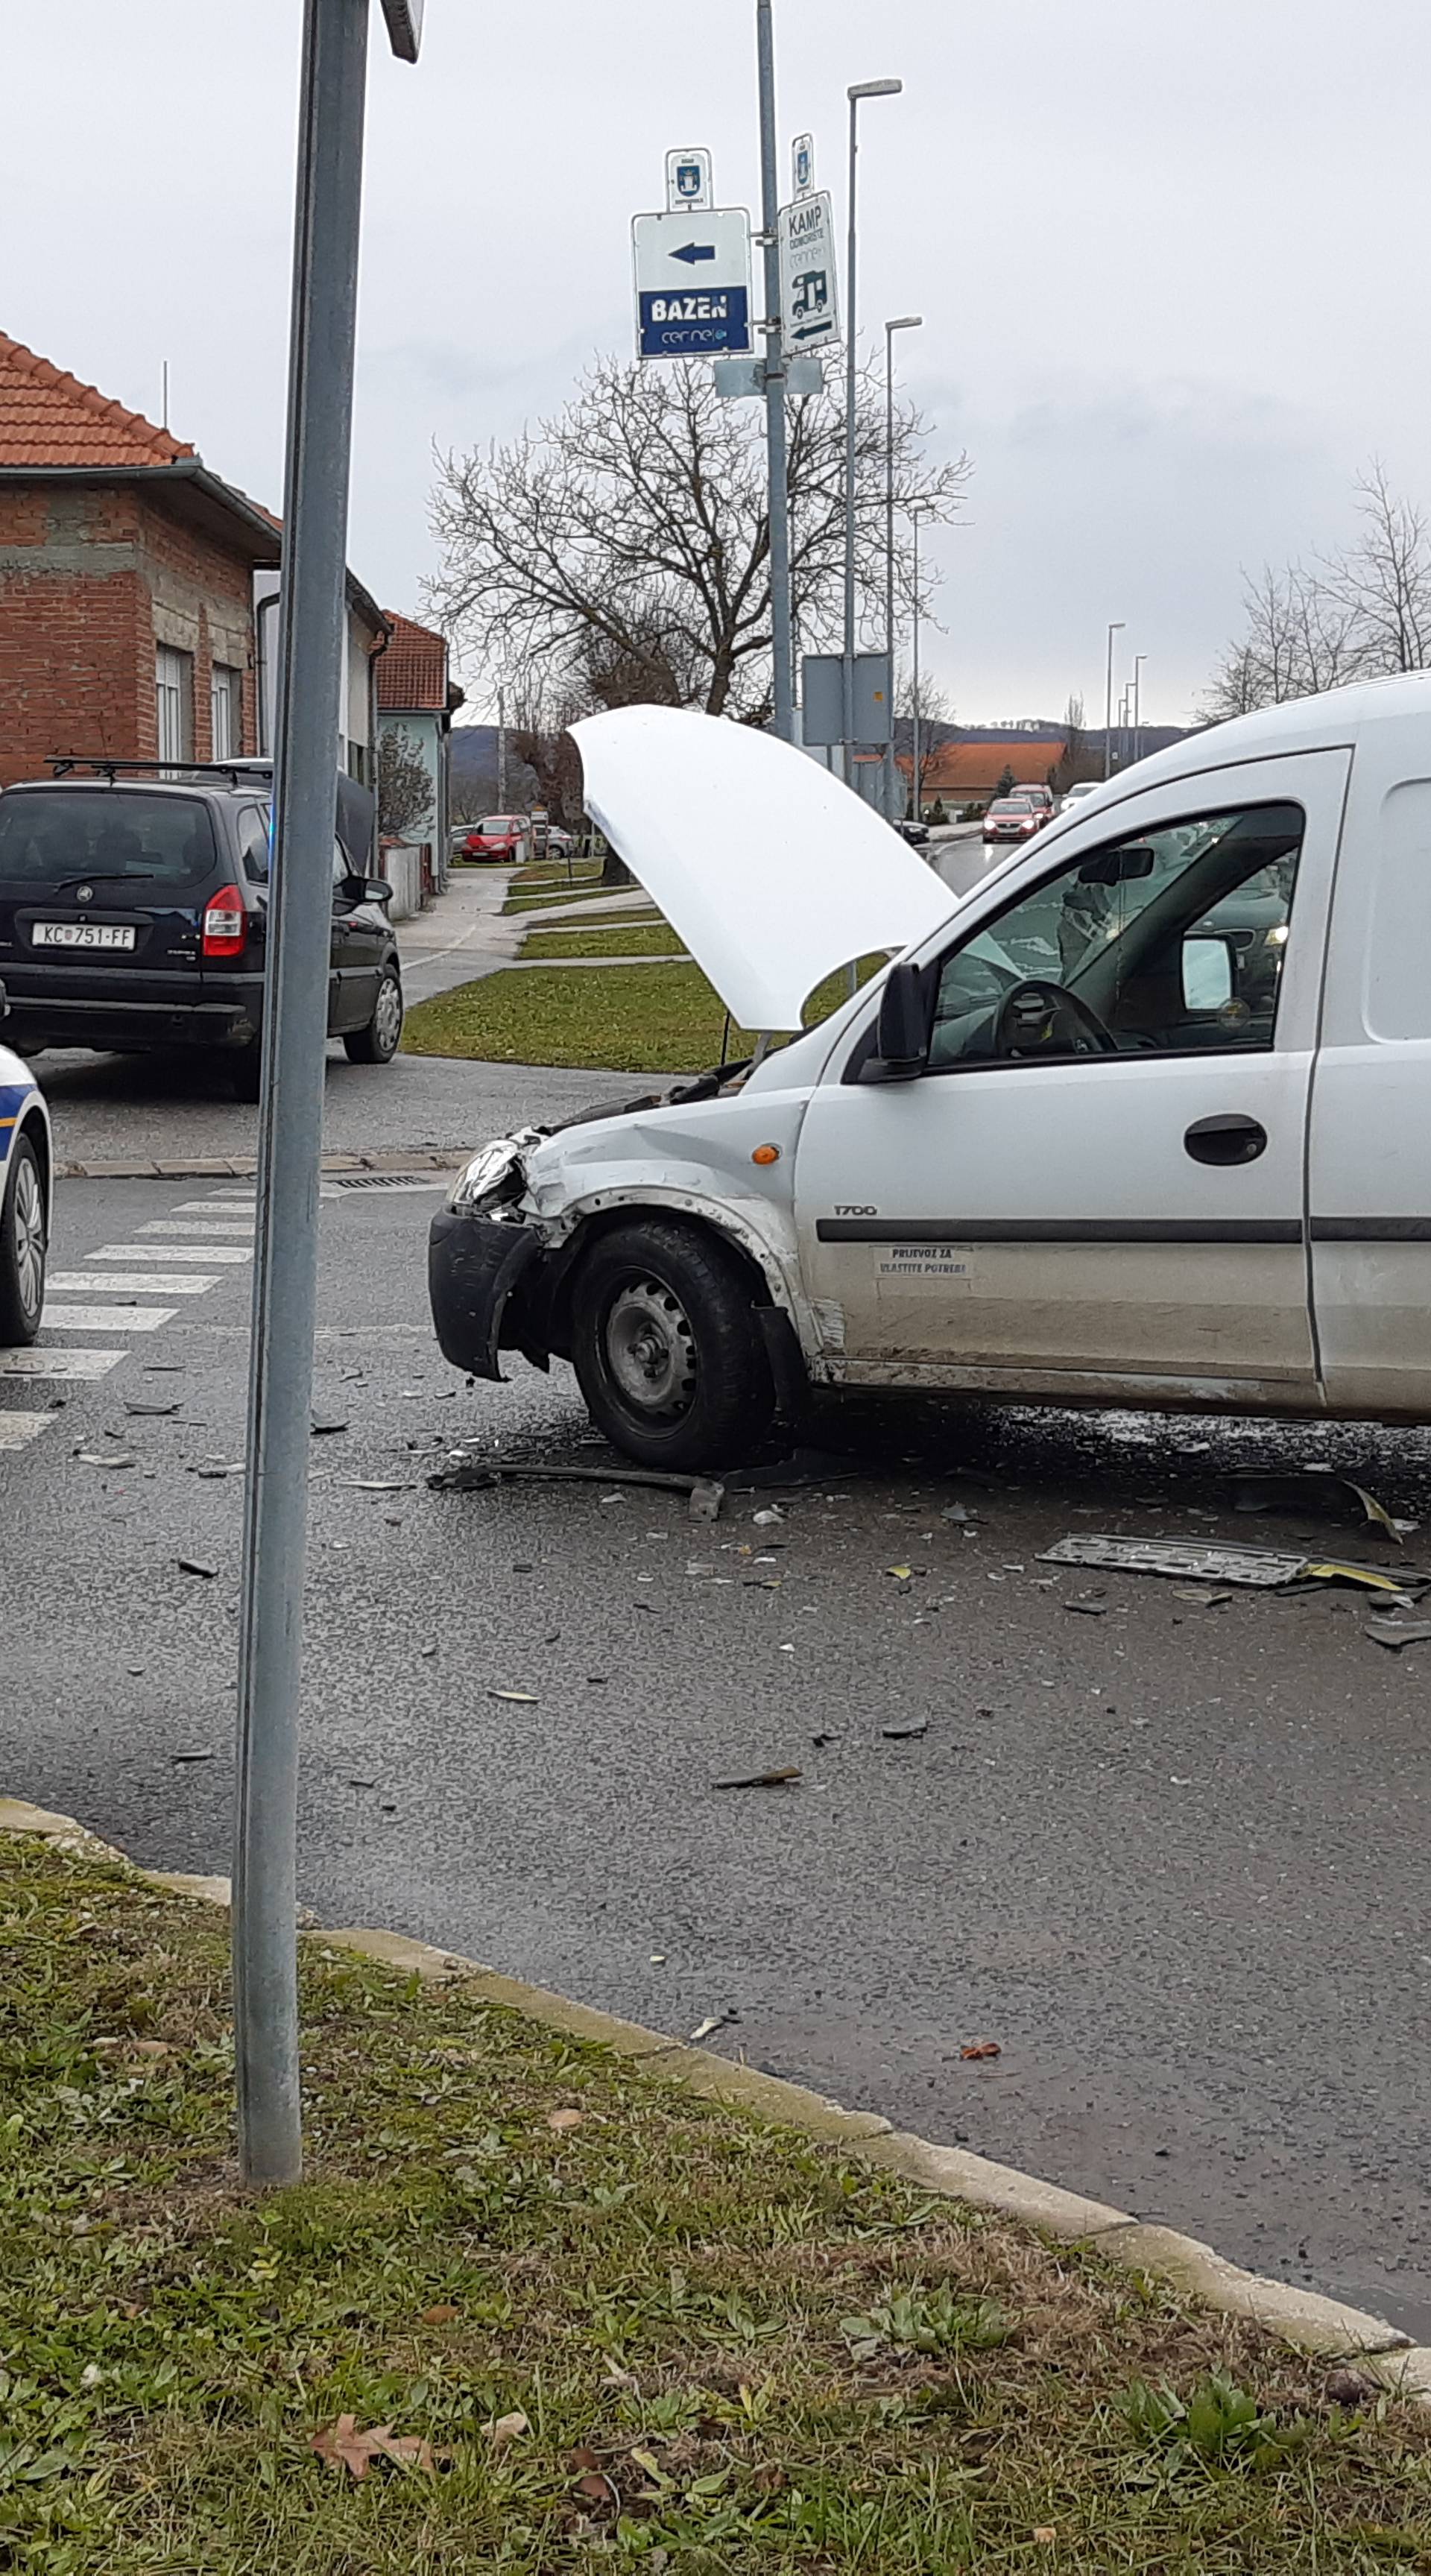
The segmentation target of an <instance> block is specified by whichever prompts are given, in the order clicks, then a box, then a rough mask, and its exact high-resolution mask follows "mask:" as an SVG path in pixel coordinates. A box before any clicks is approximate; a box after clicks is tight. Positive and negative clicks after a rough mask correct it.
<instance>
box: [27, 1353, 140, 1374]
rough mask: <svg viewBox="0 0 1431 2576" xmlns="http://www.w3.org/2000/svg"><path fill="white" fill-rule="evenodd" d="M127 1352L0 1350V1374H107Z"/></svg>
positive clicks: (126, 1357) (125, 1358)
mask: <svg viewBox="0 0 1431 2576" xmlns="http://www.w3.org/2000/svg"><path fill="white" fill-rule="evenodd" d="M128 1357H129V1353H128V1351H65V1350H59V1351H35V1350H27V1351H0V1377H71V1378H81V1377H89V1378H94V1377H107V1376H108V1374H109V1372H110V1370H111V1369H112V1368H117V1367H118V1365H119V1363H120V1361H121V1360H127V1359H128Z"/></svg>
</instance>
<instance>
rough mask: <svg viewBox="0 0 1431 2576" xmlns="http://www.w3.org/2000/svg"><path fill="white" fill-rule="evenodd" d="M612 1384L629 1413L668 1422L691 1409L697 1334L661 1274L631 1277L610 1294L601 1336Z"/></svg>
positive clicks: (693, 1391)
mask: <svg viewBox="0 0 1431 2576" xmlns="http://www.w3.org/2000/svg"><path fill="white" fill-rule="evenodd" d="M603 1338H604V1340H605V1345H606V1364H607V1368H608V1369H609V1371H610V1374H611V1379H612V1383H613V1385H614V1386H615V1387H616V1389H617V1392H618V1393H619V1394H620V1396H621V1398H622V1400H623V1402H624V1403H625V1404H627V1405H628V1406H629V1407H630V1409H631V1411H632V1412H633V1413H639V1414H642V1415H643V1416H644V1417H645V1418H646V1420H648V1421H662V1422H670V1421H675V1420H678V1419H679V1418H680V1416H681V1415H682V1414H685V1413H689V1411H690V1409H691V1405H692V1403H693V1402H694V1399H695V1391H696V1337H695V1334H694V1333H693V1332H692V1330H691V1323H690V1318H689V1316H688V1315H687V1313H686V1310H685V1308H684V1307H683V1305H682V1304H681V1301H680V1299H679V1297H677V1296H676V1295H675V1294H674V1293H673V1291H672V1290H671V1289H670V1288H668V1287H667V1286H666V1283H665V1281H664V1280H662V1279H639V1280H635V1279H633V1280H632V1281H630V1282H629V1284H628V1285H627V1286H626V1287H624V1288H622V1289H621V1290H620V1291H619V1292H618V1294H617V1295H616V1296H615V1297H614V1298H613V1299H612V1302H611V1305H610V1307H609V1308H608V1310H607V1316H606V1327H605V1333H604V1336H603Z"/></svg>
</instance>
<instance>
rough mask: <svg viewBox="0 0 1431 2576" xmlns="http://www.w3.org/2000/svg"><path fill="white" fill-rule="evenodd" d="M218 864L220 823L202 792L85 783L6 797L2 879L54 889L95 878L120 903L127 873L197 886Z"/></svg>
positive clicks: (0, 818)
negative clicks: (155, 792)
mask: <svg viewBox="0 0 1431 2576" xmlns="http://www.w3.org/2000/svg"><path fill="white" fill-rule="evenodd" d="M213 869H214V827H213V824H212V822H211V821H210V818H209V809H208V807H207V805H204V804H201V803H200V801H199V799H198V798H197V797H196V796H150V795H146V794H145V793H144V792H143V791H142V790H140V791H138V792H136V791H135V790H133V789H130V788H122V789H119V790H106V789H103V788H100V789H94V788H84V787H79V788H75V789H73V790H66V789H64V788H40V789H37V790H36V791H35V792H34V793H33V794H27V793H26V791H25V790H24V788H22V787H19V788H11V789H10V790H9V791H8V793H7V794H6V795H4V796H0V884H3V885H8V886H25V887H34V888H35V889H37V890H41V889H44V890H48V891H54V890H55V889H57V888H58V887H59V886H60V885H62V884H64V883H65V882H66V881H67V880H68V881H69V882H70V883H71V884H75V883H80V882H83V880H84V879H86V878H88V877H93V878H94V880H95V882H96V884H99V883H100V882H102V883H103V887H104V897H105V900H106V902H113V901H114V900H115V898H116V895H117V892H118V890H119V889H120V888H121V887H122V886H123V884H124V882H125V879H126V878H130V879H138V880H140V881H141V882H143V883H144V884H145V885H146V886H151V887H152V886H154V885H155V884H159V885H169V886H191V885H197V884H199V883H200V881H201V880H202V879H203V878H204V877H207V876H210V875H212V873H213Z"/></svg>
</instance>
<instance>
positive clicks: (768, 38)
mask: <svg viewBox="0 0 1431 2576" xmlns="http://www.w3.org/2000/svg"><path fill="white" fill-rule="evenodd" d="M755 44H756V65H757V71H758V75H759V83H760V221H761V229H762V232H763V234H764V239H765V443H766V467H767V473H768V478H769V494H770V502H769V511H770V515H769V522H768V524H769V529H770V645H771V652H772V655H773V660H774V671H773V678H772V683H771V704H772V713H773V717H774V724H775V730H776V732H777V733H778V734H779V736H780V738H781V740H782V741H783V742H793V741H794V739H795V659H794V650H793V646H792V642H791V634H790V485H789V460H788V455H787V442H786V429H787V424H786V418H785V383H786V377H785V319H786V317H785V316H784V315H783V314H782V312H781V310H780V233H779V223H780V181H779V178H778V175H777V171H776V160H775V26H774V19H773V16H772V12H771V0H756V8H755Z"/></svg>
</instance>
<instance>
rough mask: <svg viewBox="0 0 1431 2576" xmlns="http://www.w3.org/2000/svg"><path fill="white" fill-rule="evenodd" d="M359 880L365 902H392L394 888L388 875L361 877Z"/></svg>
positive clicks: (362, 899) (361, 898) (362, 898)
mask: <svg viewBox="0 0 1431 2576" xmlns="http://www.w3.org/2000/svg"><path fill="white" fill-rule="evenodd" d="M357 882H358V885H359V886H360V888H361V889H362V892H361V897H360V900H361V901H362V902H363V903H391V901H392V896H393V890H392V887H391V886H390V885H389V883H388V881H387V878H386V877H359V878H358V880H357Z"/></svg>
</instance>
